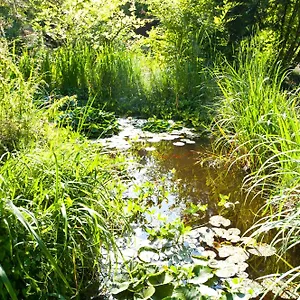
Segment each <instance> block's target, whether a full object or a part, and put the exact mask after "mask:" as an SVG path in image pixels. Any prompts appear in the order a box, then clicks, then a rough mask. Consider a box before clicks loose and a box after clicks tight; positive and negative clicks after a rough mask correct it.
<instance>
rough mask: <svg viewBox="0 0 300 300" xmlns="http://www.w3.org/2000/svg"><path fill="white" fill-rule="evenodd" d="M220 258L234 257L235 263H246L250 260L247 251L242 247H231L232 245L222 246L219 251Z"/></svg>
mask: <svg viewBox="0 0 300 300" xmlns="http://www.w3.org/2000/svg"><path fill="white" fill-rule="evenodd" d="M217 250H218V252H219V256H220V257H224V258H225V257H229V256H232V259H235V262H240V261H245V260H247V259H248V255H247V254H246V252H245V250H244V249H243V248H241V247H237V246H231V245H222V246H221V247H220V248H218V249H217Z"/></svg>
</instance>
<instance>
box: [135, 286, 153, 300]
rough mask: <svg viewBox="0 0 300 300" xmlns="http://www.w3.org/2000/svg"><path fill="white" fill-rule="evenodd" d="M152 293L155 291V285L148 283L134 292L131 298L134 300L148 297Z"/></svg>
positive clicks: (143, 299) (142, 299) (144, 299)
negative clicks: (148, 284)
mask: <svg viewBox="0 0 300 300" xmlns="http://www.w3.org/2000/svg"><path fill="white" fill-rule="evenodd" d="M154 293H155V287H154V286H152V285H150V286H147V287H145V288H143V289H142V290H141V291H139V292H138V293H134V295H133V299H134V300H146V299H150V298H151V297H152V296H153V294H154Z"/></svg>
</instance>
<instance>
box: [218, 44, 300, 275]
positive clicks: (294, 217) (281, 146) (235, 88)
mask: <svg viewBox="0 0 300 300" xmlns="http://www.w3.org/2000/svg"><path fill="white" fill-rule="evenodd" d="M217 76H218V84H219V87H220V89H221V91H222V94H223V96H222V100H221V102H220V104H219V115H218V118H217V120H216V123H215V125H214V130H215V133H216V136H217V145H219V146H220V145H224V144H226V149H227V151H228V150H229V151H230V154H231V155H232V156H233V157H235V158H236V160H235V162H239V163H241V164H242V165H243V166H244V167H246V168H247V169H248V170H249V174H248V175H247V176H246V178H245V186H246V187H247V188H248V189H249V192H250V191H253V190H254V191H256V192H257V193H261V194H262V195H263V196H264V198H265V199H266V204H265V206H264V208H265V212H267V213H268V215H267V216H266V217H264V218H262V219H261V220H260V221H259V222H258V223H257V224H256V225H255V226H254V227H253V230H254V231H255V233H256V234H258V233H260V234H261V233H266V232H269V231H272V230H273V229H276V230H277V234H276V235H275V238H274V240H273V243H274V244H276V245H277V246H280V247H281V251H282V253H284V252H285V251H287V250H288V249H290V248H291V247H296V246H297V245H298V244H299V241H300V240H299V226H300V222H299V206H298V202H299V197H300V193H299V190H300V176H299V175H300V121H299V94H298V92H297V91H294V92H292V93H291V92H289V93H288V92H284V91H282V89H281V86H282V83H283V81H284V77H285V74H284V73H283V72H282V70H281V68H280V64H278V63H277V64H276V63H274V61H273V60H272V56H270V53H268V52H266V51H263V49H262V45H261V44H260V43H258V42H257V41H256V40H252V41H251V42H249V43H246V44H243V45H242V46H241V49H240V52H239V53H238V55H237V60H236V62H235V63H234V64H233V65H231V64H229V63H228V62H226V61H224V62H223V65H222V68H221V71H220V72H217ZM291 274H292V271H291V272H288V274H287V276H290V275H291ZM283 277H284V276H283ZM297 277H298V280H299V272H298V271H297V270H296V269H295V273H294V274H293V280H296V278H297ZM281 279H282V278H281Z"/></svg>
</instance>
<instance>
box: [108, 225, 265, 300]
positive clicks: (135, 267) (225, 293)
mask: <svg viewBox="0 0 300 300" xmlns="http://www.w3.org/2000/svg"><path fill="white" fill-rule="evenodd" d="M183 228H185V226H184V224H183V223H182V222H181V221H179V220H176V221H174V222H171V223H164V224H162V226H161V227H160V228H159V230H158V232H161V235H157V236H156V239H155V240H154V242H152V243H151V244H150V246H142V247H140V248H139V249H138V250H137V255H136V257H132V258H131V259H129V260H127V261H125V262H124V263H123V264H122V265H121V266H120V268H119V271H118V273H117V274H116V275H115V277H114V278H113V280H112V283H111V286H110V293H111V294H113V296H114V299H154V300H155V299H157V300H158V299H160V300H161V299H164V300H171V299H174V300H178V299H182V300H186V299H222V300H223V299H224V300H225V299H228V298H234V297H241V298H244V299H251V298H255V297H256V296H258V295H259V294H260V293H261V292H262V289H261V287H260V286H259V284H258V283H255V282H254V281H252V280H249V279H246V278H239V277H238V275H237V276H234V274H233V273H231V275H230V274H226V272H227V270H226V268H227V267H228V268H230V266H228V265H226V264H228V261H227V262H226V261H222V262H221V263H220V264H222V263H223V268H224V270H222V268H220V269H218V268H219V267H216V265H218V263H217V261H216V260H209V259H208V257H205V255H202V254H201V251H202V250H199V251H200V252H199V251H197V250H195V249H194V248H193V247H192V246H190V245H189V242H188V234H187V233H188V231H187V230H182V229H183ZM186 229H187V228H186ZM203 229H204V228H203ZM218 229H220V228H218ZM148 232H149V231H148ZM208 232H209V229H207V228H206V230H203V231H202V233H203V234H204V235H205V233H206V234H208ZM175 236H176V238H175ZM184 237H185V238H186V242H184ZM152 238H153V235H150V236H149V237H148V239H150V240H152ZM202 238H203V239H205V237H204V236H203V237H202ZM203 250H204V248H203ZM232 250H233V251H234V255H235V257H238V256H239V255H238V254H237V250H236V249H233V248H232ZM240 250H241V251H242V253H244V252H243V251H244V250H242V249H240ZM204 252H205V251H204ZM204 252H203V254H204ZM213 253H214V252H213ZM213 262H214V263H215V265H214V264H213ZM220 266H221V265H220ZM225 274H226V275H225ZM228 275H230V276H228Z"/></svg>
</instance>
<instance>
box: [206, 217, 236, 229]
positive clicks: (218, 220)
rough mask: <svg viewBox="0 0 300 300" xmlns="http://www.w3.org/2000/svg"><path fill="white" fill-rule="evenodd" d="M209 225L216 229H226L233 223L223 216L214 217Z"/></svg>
mask: <svg viewBox="0 0 300 300" xmlns="http://www.w3.org/2000/svg"><path fill="white" fill-rule="evenodd" d="M209 223H210V224H211V225H212V226H216V227H220V226H224V227H228V226H230V224H231V222H230V220H228V219H226V218H224V217H222V216H218V215H217V216H212V217H211V218H210V219H209Z"/></svg>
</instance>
